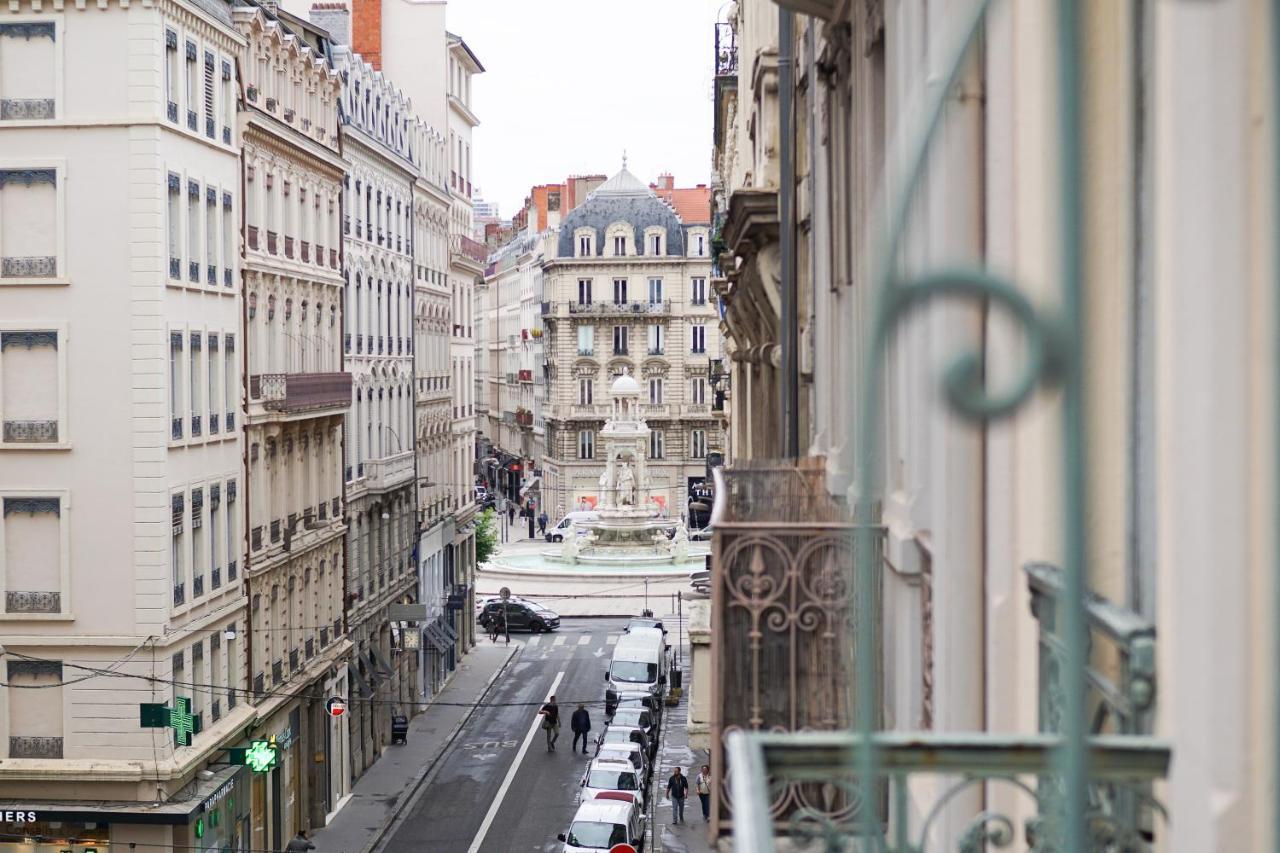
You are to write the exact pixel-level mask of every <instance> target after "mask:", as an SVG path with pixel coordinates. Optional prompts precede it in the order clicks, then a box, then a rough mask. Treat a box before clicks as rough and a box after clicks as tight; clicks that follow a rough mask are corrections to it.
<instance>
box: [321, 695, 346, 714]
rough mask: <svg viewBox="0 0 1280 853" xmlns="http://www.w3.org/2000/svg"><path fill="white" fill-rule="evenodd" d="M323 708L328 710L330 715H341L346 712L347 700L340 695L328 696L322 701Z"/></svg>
mask: <svg viewBox="0 0 1280 853" xmlns="http://www.w3.org/2000/svg"><path fill="white" fill-rule="evenodd" d="M324 709H325V710H326V711H328V712H329V716H330V717H341V716H342V715H343V714H345V713H347V700H346V699H343V698H342V697H341V696H330V697H329V699H328V701H326V702H325V703H324Z"/></svg>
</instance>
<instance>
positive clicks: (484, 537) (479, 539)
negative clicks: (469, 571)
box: [476, 509, 498, 566]
mask: <svg viewBox="0 0 1280 853" xmlns="http://www.w3.org/2000/svg"><path fill="white" fill-rule="evenodd" d="M497 550H498V525H497V520H496V518H495V516H494V514H493V510H491V509H487V510H485V511H484V514H482V515H481V516H480V520H479V521H477V522H476V565H477V566H479V565H482V564H484V563H487V562H489V558H490V557H492V556H493V554H494V552H495V551H497Z"/></svg>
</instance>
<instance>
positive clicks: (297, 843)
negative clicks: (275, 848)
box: [284, 829, 316, 853]
mask: <svg viewBox="0 0 1280 853" xmlns="http://www.w3.org/2000/svg"><path fill="white" fill-rule="evenodd" d="M284 849H285V853H306V851H307V850H315V849H316V846H315V845H314V844H312V843H311V842H310V841H309V840H307V834H306V833H305V832H303V831H302V830H301V829H299V830H298V834H297V835H295V836H294V837H293V840H292V841H290V842H289V846H288V847H285V848H284Z"/></svg>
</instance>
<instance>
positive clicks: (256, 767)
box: [227, 736, 280, 773]
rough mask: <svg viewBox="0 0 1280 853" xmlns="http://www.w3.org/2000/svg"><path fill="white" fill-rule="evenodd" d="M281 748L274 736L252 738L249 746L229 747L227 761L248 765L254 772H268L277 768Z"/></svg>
mask: <svg viewBox="0 0 1280 853" xmlns="http://www.w3.org/2000/svg"><path fill="white" fill-rule="evenodd" d="M279 749H280V747H279V746H278V745H277V744H276V739H275V737H274V736H273V737H272V738H271V739H270V740H251V741H249V745H248V746H247V747H244V746H236V747H232V748H231V749H228V750H227V756H228V758H227V763H228V764H243V765H248V767H249V769H250V770H252V771H253V772H254V773H266V772H267V771H268V770H272V769H274V768H275V766H276V762H277V761H278V760H279V755H280V753H279Z"/></svg>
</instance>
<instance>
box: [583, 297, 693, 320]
mask: <svg viewBox="0 0 1280 853" xmlns="http://www.w3.org/2000/svg"><path fill="white" fill-rule="evenodd" d="M569 313H570V314H594V315H597V316H615V317H616V316H618V315H622V314H627V315H641V316H644V315H649V314H670V313H671V300H670V299H668V300H665V301H662V302H644V301H639V300H637V301H622V302H570V303H569Z"/></svg>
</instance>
